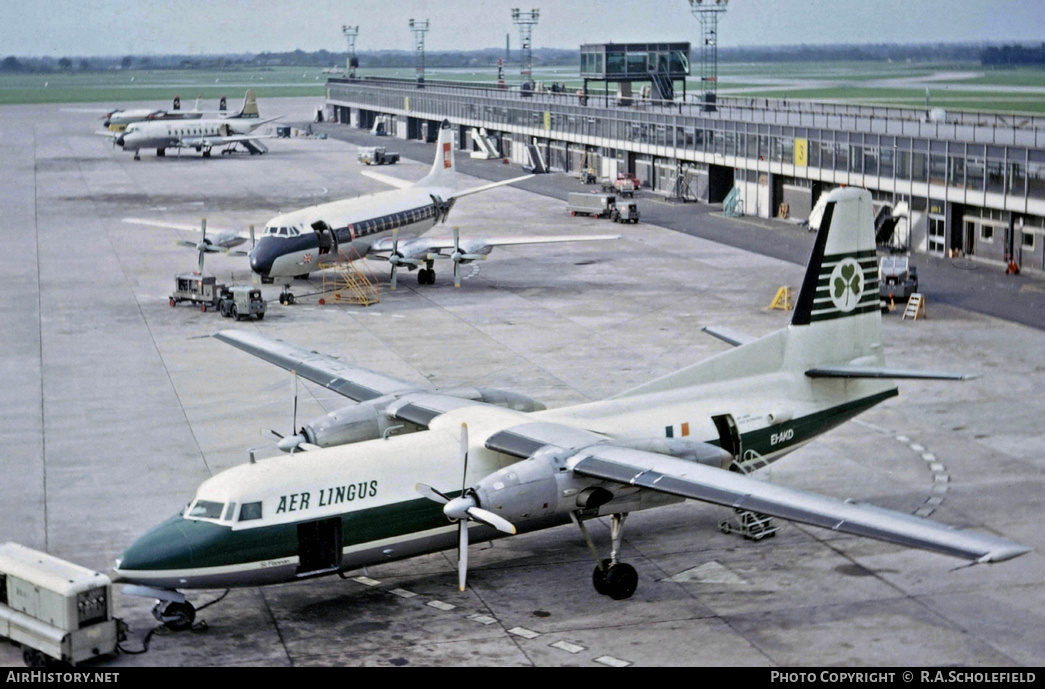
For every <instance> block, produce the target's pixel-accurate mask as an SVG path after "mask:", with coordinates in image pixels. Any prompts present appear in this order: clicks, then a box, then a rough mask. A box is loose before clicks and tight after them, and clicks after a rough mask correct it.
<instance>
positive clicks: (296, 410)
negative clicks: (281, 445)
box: [290, 371, 298, 432]
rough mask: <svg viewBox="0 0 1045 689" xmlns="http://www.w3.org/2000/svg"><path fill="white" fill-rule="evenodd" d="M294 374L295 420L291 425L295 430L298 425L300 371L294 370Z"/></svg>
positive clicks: (291, 428)
mask: <svg viewBox="0 0 1045 689" xmlns="http://www.w3.org/2000/svg"><path fill="white" fill-rule="evenodd" d="M292 373H293V374H294V421H293V423H292V424H291V425H290V430H291V432H293V430H294V429H295V428H297V427H298V372H297V371H292Z"/></svg>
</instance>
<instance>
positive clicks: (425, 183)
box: [415, 120, 457, 191]
mask: <svg viewBox="0 0 1045 689" xmlns="http://www.w3.org/2000/svg"><path fill="white" fill-rule="evenodd" d="M415 186H418V187H438V188H440V189H449V190H451V191H457V165H456V163H455V162H454V130H453V129H452V128H451V127H450V122H449V121H447V120H443V125H442V127H440V129H439V139H438V141H437V143H436V149H435V160H434V161H433V162H432V170H431V171H430V172H429V173H428V175H427V176H426V177H424V178H422V179H421V180H420V181H418V182H417V184H416V185H415Z"/></svg>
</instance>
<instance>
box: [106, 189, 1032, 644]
mask: <svg viewBox="0 0 1045 689" xmlns="http://www.w3.org/2000/svg"><path fill="white" fill-rule="evenodd" d="M873 223H874V216H873V213H872V208H871V195H870V193H868V192H867V191H866V190H863V189H856V188H843V189H836V190H834V191H832V192H830V196H829V197H828V202H827V204H826V209H825V212H824V217H823V221H822V223H821V226H820V230H819V233H818V235H817V238H816V242H815V244H814V246H813V251H812V253H811V256H810V260H809V264H808V267H807V270H806V275H805V279H804V281H803V283H802V287H801V290H800V293H799V297H798V301H797V303H796V305H795V310H794V313H793V315H792V318H791V323H790V324H789V325H788V326H787V327H785V328H783V329H781V330H778V331H776V332H774V333H770V334H769V335H766V336H764V337H761V338H757V339H754V338H747V337H738V336H732V337H730V338H728V339H729V340H730V341H731V342H734V343H740V344H738V346H736V347H735V348H734V349H730V350H728V351H725V352H722V353H720V354H718V355H716V356H713V357H711V358H710V359H707V360H706V361H702V362H699V363H696V364H693V365H691V366H688V367H686V368H684V369H682V370H680V371H676V372H675V373H671V374H669V375H667V376H664V377H661V378H658V379H656V380H653V381H651V382H649V383H646V384H643V385H640V386H638V387H636V388H633V389H631V390H627V391H625V392H622V393H620V394H618V395H616V396H615V397H612V398H610V399H607V400H603V401H599V402H590V403H586V404H580V405H576V406H571V407H564V408H560V409H551V410H543V411H542V410H541V405H540V404H539V403H536V402H534V401H532V400H529V399H528V398H526V397H525V396H523V395H517V394H516V395H514V397H513V396H511V395H512V393H505V392H503V391H488V390H483V389H476V388H458V389H454V390H446V391H431V390H426V389H419V386H418V385H416V384H414V383H410V382H408V381H404V380H400V379H397V378H394V377H391V376H387V375H383V374H379V373H375V372H372V371H367V370H365V369H362V368H359V367H356V366H354V365H352V364H350V363H348V362H347V361H342V360H341V359H335V358H333V357H328V356H324V355H321V354H318V353H317V352H315V351H312V350H310V349H309V348H307V347H299V346H295V345H291V344H288V343H284V342H281V341H279V340H273V339H270V338H268V337H265V336H262V335H259V334H257V333H255V332H244V331H234V330H233V331H223V332H221V333H218V335H217V336H216V337H217V338H218V339H219V340H222V341H224V342H227V343H229V344H232V345H234V346H236V347H238V348H240V349H243V350H245V351H247V352H249V353H251V354H254V355H256V356H258V357H260V358H262V359H264V360H266V361H268V362H271V363H274V364H276V365H278V366H281V367H283V368H286V369H290V370H293V371H295V372H296V373H297V374H298V375H301V376H304V377H305V378H307V379H309V380H312V381H314V382H316V383H318V384H320V385H322V386H325V387H327V388H328V389H330V390H333V391H335V392H338V393H340V394H342V395H345V396H346V397H348V398H350V399H352V400H354V401H356V402H357V403H358V404H357V405H356V406H355V407H351V408H348V409H345V410H340V411H339V412H335V413H332V414H331V415H329V416H330V417H331V421H330V423H329V424H328V425H327V428H326V429H325V435H323V437H320V435H321V434H317V433H316V429H315V428H312V429H311V431H312V432H311V433H310V432H309V429H307V428H303V429H302V430H301V432H300V433H299V434H298V436H295V437H293V438H290V439H289V441H290V443H289V444H290V445H292V446H293V447H292V449H297V450H302V451H299V452H297V453H296V454H294V455H293V456H290V455H281V456H277V457H274V458H271V459H265V460H262V461H259V462H256V463H255V462H251V463H248V464H243V465H241V466H237V467H234V468H231V469H228V470H226V471H224V472H222V473H220V474H217V475H215V476H214V477H212V478H210V479H208V480H206V481H204V482H203V483H202V484H201V485H200V486H199V488H198V490H197V492H196V495H195V497H194V498H193V499H192V500H191V502H190V503H189V504H188V505H187V506H186V508H185V509H184V510H183V511H181V512H179V513H177V514H175V515H174V516H173V517H171V518H170V519H168V520H167V521H166V522H164V523H163V524H161V525H159V526H157V527H156V528H154V529H153V530H152V531H149V532H148V533H146V534H145V535H143V536H142V537H141V538H139V539H138V540H136V541H135V542H134V543H132V544H131V545H130V546H129V547H128V548H127V549H126V550H125V551H124V552H123V554H122V555H121V556H120V558H119V559H118V560H117V561H116V563H115V573H116V577H117V579H118V580H120V581H123V582H125V583H129V584H132V585H133V586H129V587H127V588H125V592H127V593H132V594H136V595H144V596H148V597H153V598H158V599H160V603H158V604H157V606H156V608H155V609H154V614H156V616H157V618H158V619H160V620H162V621H163V622H165V623H166V624H168V626H171V627H175V628H186V627H188V626H190V625H191V623H192V621H193V618H194V615H195V610H194V608H193V606H192V604H191V603H189V602H188V601H187V600H186V599H185V595H184V594H183V593H182V592H181V591H180V590H179V589H213V588H224V587H231V586H260V585H267V584H275V583H280V582H288V581H295V580H300V579H306V578H310V577H316V576H320V575H324V574H333V573H337V572H344V571H347V570H353V569H358V568H360V567H364V566H367V565H373V564H376V563H382V562H389V561H393V560H398V559H402V558H407V557H411V556H414V555H420V554H424V553H432V552H437V551H441V550H448V549H450V548H453V547H454V546H455V545H456V546H457V547H458V548H459V555H458V577H459V585H460V587H461V589H462V590H463V589H464V587H465V583H466V574H467V568H468V543H469V541H470V540H474V539H478V540H483V541H485V540H489V539H492V538H497V537H502V536H505V535H510V534H515V533H521V532H526V531H535V530H538V529H543V528H547V527H552V526H559V525H563V524H570V523H571V522H572V523H573V524H575V525H576V526H577V527H578V528H579V530H580V532H581V535H582V537H583V538H584V540H585V541H586V542H587V544H588V546H589V548H590V549H591V551H592V553H593V555H595V558H594V559H595V561H596V563H597V564H596V566H595V570H594V572H593V574H592V581H593V584H594V586H595V589H596V590H597V591H598V592H599V593H602V594H605V595H607V596H609V597H611V598H614V599H624V598H628V597H630V596H631V595H632V594H633V593H634V592H635V590H636V587H637V585H638V574H637V572H636V570H635V568H634V567H632V566H631V565H628V564H625V563H623V562H621V561H620V550H621V545H622V543H623V541H622V536H623V527H624V522H625V518H626V517H627V516H628V514H629V513H631V512H634V511H636V510H643V509H647V508H651V507H658V506H662V505H666V504H670V503H677V502H680V501H682V500H685V499H694V500H700V501H704V502H710V503H713V504H717V505H722V506H725V507H727V508H730V509H735V510H737V511H740V512H743V513H744V514H747V515H754V516H757V517H759V518H760V519H761V518H766V516H767V515H768V516H772V517H780V518H784V519H789V520H793V521H796V522H801V523H805V524H810V525H813V526H816V527H821V528H825V529H831V530H834V531H839V532H842V533H848V534H855V535H858V536H863V537H868V538H875V539H879V540H883V541H888V542H891V543H896V544H899V545H902V546H909V547H915V548H923V549H926V550H930V551H934V552H937V553H942V554H945V555H950V556H953V557H958V558H962V559H965V560H970V561H972V562H984V563H985V562H999V561H1002V560H1008V559H1010V558H1013V557H1016V556H1018V555H1021V554H1023V553H1026V552H1028V551H1029V550H1030V549H1029V548H1027V547H1024V546H1022V545H1019V544H1017V543H1014V542H1011V541H1008V540H1006V539H1004V538H1002V537H1000V536H998V535H996V534H993V533H987V532H982V531H979V530H977V531H972V530H959V529H955V528H952V527H950V526H946V525H943V524H940V523H937V522H933V521H930V520H927V519H923V518H920V517H915V516H912V515H909V514H903V513H900V512H895V511H892V510H887V509H882V508H879V507H875V506H873V505H865V504H860V503H855V502H849V501H842V500H836V499H833V498H828V497H824V496H820V495H817V494H814V493H809V492H805V491H800V490H795V489H792V488H788V487H785V486H782V485H779V484H776V483H769V482H766V481H760V480H757V479H756V478H754V477H751V476H748V475H747V474H748V473H749V472H750V471H752V470H755V469H757V468H759V467H763V466H766V465H767V464H769V463H770V462H773V461H776V460H777V459H779V458H780V457H782V456H784V455H785V454H787V453H789V452H791V451H793V450H795V449H797V448H799V447H801V446H802V445H804V444H806V443H808V442H810V441H811V440H813V439H814V438H815V437H817V436H819V435H820V434H822V433H824V432H826V431H828V430H830V429H832V428H835V427H836V426H838V425H840V424H842V423H843V422H845V421H846V420H848V419H851V418H853V417H854V416H856V415H858V414H860V413H861V412H863V411H866V410H868V409H870V408H871V407H873V406H875V405H876V404H878V403H880V402H883V401H885V400H887V399H890V398H892V397H894V396H896V395H897V389H896V386H895V384H894V383H893V381H892V380H891V379H899V378H938V379H960V378H962V377H964V376H962V375H961V374H953V373H930V372H920V371H910V370H903V369H895V368H888V367H886V365H885V357H884V353H883V347H882V321H881V311H880V302H879V299H880V298H879V293H878V278H877V275H878V273H877V271H878V267H877V261H876V258H875V238H874V226H873ZM356 353H357V354H358V353H359V352H356ZM322 442H327V444H331V445H334V446H332V447H327V448H322V447H316V443H322ZM602 516H608V517H609V518H610V523H611V543H612V545H611V547H610V552H609V557H608V558H606V559H602V558H601V557H599V556H598V555H597V554H596V553H597V552H598V551H597V549H596V547H595V544H594V542H593V540H592V538H591V534H590V533H589V532H588V529H587V527H586V521H587V520H590V519H593V518H596V517H602ZM693 537H694V538H699V534H698V533H694V534H693ZM832 547H837V546H832ZM841 547H845V546H844V545H843V546H841Z"/></svg>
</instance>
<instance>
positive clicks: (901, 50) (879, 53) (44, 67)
mask: <svg viewBox="0 0 1045 689" xmlns="http://www.w3.org/2000/svg"><path fill="white" fill-rule="evenodd" d="M520 56H521V52H520V51H518V50H514V51H512V52H511V53H510V54H509V55H507V57H508V58H509V59H507V60H505V63H506V64H513V65H518V64H519V61H520ZM358 57H359V61H360V65H361V66H362V67H364V68H365V67H413V66H414V65H415V64H416V59H417V58H416V55H415V53H414V51H410V50H377V51H362V52H359V53H358ZM505 57H506V54H505V50H504V49H503V48H486V49H483V50H470V51H427V52H425V66H426V67H443V68H468V67H482V68H489V67H493V66H495V65H496V64H497V61H498V59H499V58H505ZM718 57H719V62H724V63H729V62H816V61H853V62H862V61H887V60H892V61H908V60H909V61H911V62H980V63H981V64H983V65H985V66H1017V65H1045V43H1043V44H1042V45H1041V46H1039V47H1024V46H1021V45H1015V44H1014V45H1000V46H998V45H995V46H984V45H983V44H965V43H954V44H924V45H901V44H866V45H794V46H769V47H737V48H720V49H719V51H718ZM347 58H348V55H347V54H346V53H338V52H331V51H328V50H316V51H311V52H307V51H304V50H294V51H289V52H261V53H252V54H231V55H202V56H201V55H126V56H111V57H90V58H87V57H75V56H67V57H60V58H53V57H34V58H27V57H17V56H14V55H9V56H7V57H5V58H3V60H0V72H15V73H17V72H74V71H79V72H88V71H109V70H126V69H257V68H264V67H277V66H292V67H322V68H328V67H343V66H344V65H345V61H346V60H347ZM691 61H692V64H697V63H698V62H699V61H700V54H699V52H698V51H694V53H693V55H692V56H691ZM578 62H579V53H578V51H577V50H576V49H563V48H537V49H534V50H533V63H534V65H535V66H538V67H541V66H544V67H555V66H563V67H568V66H575V65H577V64H578Z"/></svg>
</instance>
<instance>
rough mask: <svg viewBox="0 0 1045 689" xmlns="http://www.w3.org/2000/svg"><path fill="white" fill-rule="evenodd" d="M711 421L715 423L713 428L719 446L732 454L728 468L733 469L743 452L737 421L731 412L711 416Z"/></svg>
mask: <svg viewBox="0 0 1045 689" xmlns="http://www.w3.org/2000/svg"><path fill="white" fill-rule="evenodd" d="M711 421H712V422H713V423H714V424H715V429H716V430H717V431H718V441H719V444H720V446H721V447H722V449H723V450H725V451H726V452H728V453H729V454H731V455H733V463H732V464H730V465H729V468H730V470H734V468H735V467H736V466H737V463H738V462H740V460H741V457H742V456H743V453H744V448H743V445H742V443H741V440H740V429H738V428H737V422H736V421H735V420H734V419H733V415H732V414H720V415H718V416H712V417H711Z"/></svg>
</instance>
